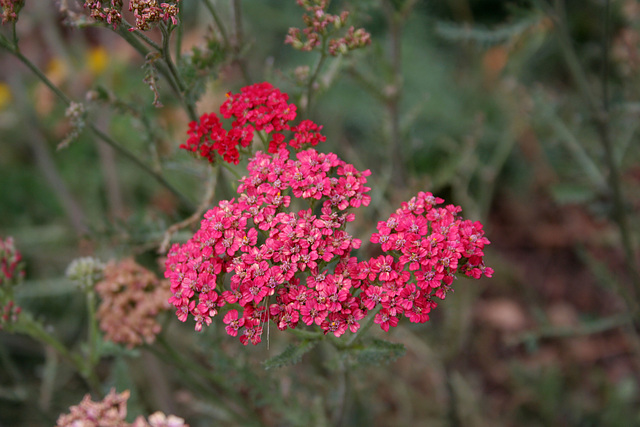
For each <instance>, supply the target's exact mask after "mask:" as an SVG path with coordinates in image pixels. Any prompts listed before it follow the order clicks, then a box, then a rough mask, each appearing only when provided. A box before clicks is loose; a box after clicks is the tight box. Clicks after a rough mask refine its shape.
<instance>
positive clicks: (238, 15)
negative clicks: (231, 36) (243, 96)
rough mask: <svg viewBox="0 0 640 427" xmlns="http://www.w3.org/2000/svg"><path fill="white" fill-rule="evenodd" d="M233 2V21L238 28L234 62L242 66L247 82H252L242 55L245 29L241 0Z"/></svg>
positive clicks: (236, 28)
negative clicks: (243, 26) (243, 27)
mask: <svg viewBox="0 0 640 427" xmlns="http://www.w3.org/2000/svg"><path fill="white" fill-rule="evenodd" d="M232 4H233V22H234V25H235V30H236V40H235V43H234V46H233V62H235V63H236V64H237V65H238V67H239V68H240V72H241V73H242V77H243V79H244V81H245V82H246V83H247V84H250V83H251V76H249V70H248V69H247V64H246V62H245V60H244V58H241V57H240V50H241V49H242V47H243V46H244V30H243V29H242V7H241V5H240V0H232Z"/></svg>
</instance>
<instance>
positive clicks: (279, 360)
mask: <svg viewBox="0 0 640 427" xmlns="http://www.w3.org/2000/svg"><path fill="white" fill-rule="evenodd" d="M316 344H318V341H317V340H312V341H309V340H305V341H302V342H301V343H300V344H297V345H294V344H289V345H288V346H287V348H285V349H284V351H283V352H282V353H280V354H279V355H277V356H274V357H272V358H271V359H268V360H265V362H264V363H263V365H264V368H265V369H274V368H282V367H283V366H288V365H295V364H296V363H298V362H300V360H301V359H302V356H303V355H304V354H305V353H307V352H308V351H310V350H311V349H312V348H313V347H315V346H316Z"/></svg>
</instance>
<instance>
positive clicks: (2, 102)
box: [0, 83, 12, 110]
mask: <svg viewBox="0 0 640 427" xmlns="http://www.w3.org/2000/svg"><path fill="white" fill-rule="evenodd" d="M11 98H12V97H11V89H10V88H9V85H8V84H6V83H0V110H4V109H5V108H6V107H7V106H8V105H9V104H10V103H11Z"/></svg>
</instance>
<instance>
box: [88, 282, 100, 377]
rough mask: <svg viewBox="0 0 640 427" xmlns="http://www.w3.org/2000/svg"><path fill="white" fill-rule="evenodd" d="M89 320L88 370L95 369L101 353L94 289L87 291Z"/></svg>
mask: <svg viewBox="0 0 640 427" xmlns="http://www.w3.org/2000/svg"><path fill="white" fill-rule="evenodd" d="M87 316H88V319H87V321H88V322H89V331H88V337H87V340H88V342H87V349H88V350H87V351H88V354H87V365H86V366H87V370H91V371H93V368H94V367H95V366H96V365H97V363H98V361H99V359H100V354H99V353H98V352H97V351H96V350H97V348H98V319H97V317H96V294H95V292H94V291H93V290H89V291H87Z"/></svg>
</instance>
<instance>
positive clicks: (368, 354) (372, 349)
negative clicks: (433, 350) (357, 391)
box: [349, 339, 407, 365]
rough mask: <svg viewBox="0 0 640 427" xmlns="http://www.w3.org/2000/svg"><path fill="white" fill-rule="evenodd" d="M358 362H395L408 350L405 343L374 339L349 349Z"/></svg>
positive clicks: (369, 363) (374, 363) (372, 363)
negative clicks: (366, 343)
mask: <svg viewBox="0 0 640 427" xmlns="http://www.w3.org/2000/svg"><path fill="white" fill-rule="evenodd" d="M349 352H350V353H351V354H352V355H353V356H354V358H355V361H356V363H357V364H362V365H380V364H382V363H389V362H393V361H394V360H396V359H398V358H400V357H402V356H404V354H405V353H406V352H407V349H406V348H405V346H404V344H401V343H393V342H389V341H385V340H380V339H374V340H373V341H372V342H371V343H370V344H368V345H366V346H364V347H362V348H355V349H351V350H349Z"/></svg>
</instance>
